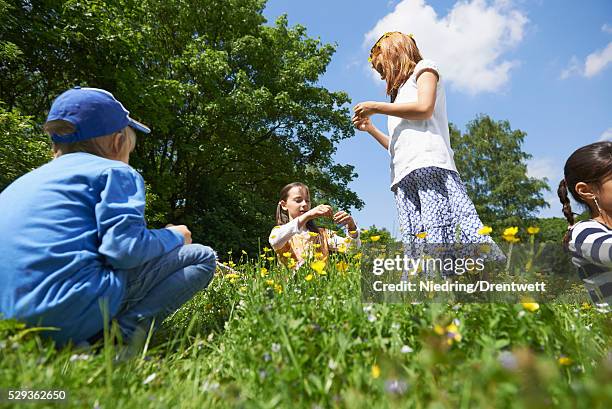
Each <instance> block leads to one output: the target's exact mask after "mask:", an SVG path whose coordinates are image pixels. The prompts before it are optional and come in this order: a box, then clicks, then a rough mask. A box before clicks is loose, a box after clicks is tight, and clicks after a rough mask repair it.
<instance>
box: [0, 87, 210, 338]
mask: <svg viewBox="0 0 612 409" xmlns="http://www.w3.org/2000/svg"><path fill="white" fill-rule="evenodd" d="M44 129H45V131H46V132H47V133H48V134H49V135H50V136H51V139H52V141H53V151H54V153H55V158H54V159H53V160H52V161H51V162H49V163H47V164H45V165H43V166H41V167H40V168H38V169H35V170H33V171H31V172H29V173H27V174H26V175H24V176H22V177H20V178H19V179H17V180H16V181H15V182H13V183H12V184H11V185H10V186H8V187H7V188H6V189H5V190H4V191H3V192H1V193H0V235H1V236H2V238H1V239H0V314H1V315H2V316H3V317H4V318H17V319H19V320H22V321H25V322H27V323H29V324H30V325H36V326H52V327H57V328H58V329H59V331H53V332H49V333H48V334H49V336H50V337H52V338H53V339H55V341H56V342H57V343H58V344H60V345H61V344H64V343H66V342H68V341H70V340H72V341H73V342H75V343H78V342H81V341H84V340H88V339H89V340H91V339H92V337H95V336H97V335H99V333H100V331H102V329H103V327H104V318H103V317H104V316H105V314H103V312H102V308H103V306H105V307H104V308H107V312H108V314H107V317H108V318H109V319H115V320H116V321H117V323H118V324H119V327H120V328H121V331H122V334H123V336H124V337H125V338H128V339H129V338H130V337H131V336H132V335H133V334H134V332H135V331H136V329H137V328H139V327H140V328H144V329H148V328H149V326H150V325H151V322H152V320H153V319H155V322H156V323H158V324H159V323H161V322H162V321H163V319H164V318H165V317H166V316H168V315H169V314H171V313H172V312H174V311H175V310H177V309H178V308H179V307H180V306H181V305H182V304H183V303H185V302H186V301H188V300H189V299H190V298H191V297H192V296H193V295H194V294H195V293H196V292H198V291H200V290H202V289H204V288H206V287H207V286H208V284H209V283H210V281H211V280H212V277H213V274H214V271H215V264H216V254H215V252H214V251H213V250H212V249H211V248H210V247H206V246H202V245H199V244H191V233H190V231H189V229H188V228H187V227H186V226H169V227H167V228H164V229H157V230H150V229H148V228H147V226H146V223H145V218H144V208H145V188H144V182H143V179H142V177H141V176H140V174H139V173H138V172H136V171H135V170H134V169H133V168H132V167H130V166H129V164H128V161H129V156H130V152H131V151H132V150H133V149H134V145H135V142H136V135H135V132H134V130H138V131H141V132H144V133H149V132H150V130H149V128H147V127H146V126H144V125H143V124H141V123H139V122H137V121H135V120H133V119H132V118H130V116H129V112H128V111H127V110H126V109H125V108H124V107H123V105H122V104H121V103H120V102H119V101H117V100H116V99H115V98H114V97H113V95H112V94H111V93H109V92H107V91H104V90H101V89H96V88H80V87H76V88H74V89H71V90H68V91H66V92H64V93H63V94H61V95H60V96H59V97H57V99H56V100H55V101H54V102H53V105H52V106H51V110H50V111H49V115H48V117H47V122H46V123H45V126H44Z"/></svg>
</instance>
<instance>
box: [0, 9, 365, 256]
mask: <svg viewBox="0 0 612 409" xmlns="http://www.w3.org/2000/svg"><path fill="white" fill-rule="evenodd" d="M0 1H2V0H0ZM264 6H265V1H262V0H195V1H189V2H186V1H180V0H172V1H161V0H144V1H134V0H116V1H112V2H111V1H100V0H83V1H78V2H76V1H59V0H46V1H36V2H29V1H14V2H12V3H11V5H10V6H7V7H5V8H4V9H3V8H0V22H3V23H4V24H3V25H2V26H1V27H0V38H2V39H3V41H6V42H10V44H12V45H13V46H14V50H18V51H17V54H18V55H16V54H15V55H16V57H15V58H13V59H12V60H9V59H3V60H2V61H1V64H0V74H1V75H0V101H3V102H4V104H5V106H6V107H7V109H8V110H12V109H18V110H19V111H20V112H25V113H27V114H28V115H32V116H33V118H34V120H35V121H36V122H38V123H42V121H44V117H45V111H46V110H47V109H48V107H49V105H50V103H51V101H52V99H53V98H54V97H55V96H56V95H57V94H59V93H60V92H62V91H63V90H65V89H66V88H68V87H71V86H74V85H88V86H95V87H101V88H105V89H108V90H109V91H111V92H113V93H114V94H115V96H116V97H117V98H118V99H119V100H121V101H122V102H123V103H124V104H125V105H126V106H127V107H129V108H130V110H131V111H132V112H133V113H134V116H135V117H136V118H137V119H139V120H142V121H143V122H144V123H147V124H148V125H150V126H151V127H152V129H153V133H152V135H149V136H146V137H141V138H139V142H138V144H137V147H136V151H135V153H134V156H133V159H132V165H133V166H134V167H135V168H136V169H137V170H139V171H141V172H142V173H143V175H144V177H145V180H147V182H148V184H149V186H150V195H149V197H151V198H153V199H154V200H153V201H152V203H150V204H149V206H148V208H147V209H148V210H150V212H151V213H152V214H155V218H154V220H150V222H152V225H159V224H162V222H161V220H162V219H165V220H164V221H167V222H172V223H175V224H176V223H186V224H188V225H190V227H191V228H192V230H193V234H194V238H195V240H197V241H200V242H203V243H207V244H211V245H213V246H214V247H216V248H218V249H219V250H227V249H229V248H235V249H237V248H244V249H247V250H254V249H255V247H256V246H257V241H258V239H257V238H258V237H266V236H267V233H268V231H269V228H270V227H271V226H272V225H273V224H274V210H275V207H276V202H277V200H278V197H277V195H278V192H279V190H280V188H281V187H282V186H283V185H285V184H286V183H288V182H292V181H302V182H304V183H306V184H308V185H309V186H310V187H312V188H313V191H315V192H316V193H317V197H316V198H315V199H317V198H325V199H326V201H327V202H329V203H331V204H333V205H335V206H337V207H341V208H345V209H349V208H351V207H357V208H360V207H361V206H362V205H363V203H362V201H361V200H360V199H359V198H358V197H357V195H356V194H355V193H354V192H352V191H351V190H349V189H348V188H347V187H346V186H347V184H348V183H349V182H350V181H351V180H352V179H353V178H354V177H355V176H356V175H355V173H354V170H353V167H352V166H350V165H342V164H337V163H334V162H333V161H332V156H333V153H334V152H335V150H336V145H337V143H338V142H339V141H340V140H342V139H344V138H347V137H350V136H352V135H353V134H354V131H353V128H352V125H351V122H350V115H349V111H348V107H347V103H348V102H350V101H349V98H348V96H347V95H346V93H344V92H332V91H329V90H327V89H325V88H323V87H320V86H318V85H317V81H318V78H319V77H320V75H322V74H323V73H324V72H325V69H326V67H327V65H328V64H329V62H330V59H331V56H332V54H333V52H334V47H333V46H332V45H329V44H322V43H321V42H320V41H319V40H316V39H312V38H309V37H308V36H307V34H306V29H305V28H304V27H301V26H295V27H293V28H290V27H288V24H287V19H286V17H281V18H279V19H278V20H277V21H276V24H275V25H273V26H269V25H266V24H265V23H266V21H265V19H264V17H263V15H262V11H263V8H264ZM2 10H4V11H2Z"/></svg>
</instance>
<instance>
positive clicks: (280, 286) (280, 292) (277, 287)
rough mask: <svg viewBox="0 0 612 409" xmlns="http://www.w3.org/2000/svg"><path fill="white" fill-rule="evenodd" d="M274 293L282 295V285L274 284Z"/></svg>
mask: <svg viewBox="0 0 612 409" xmlns="http://www.w3.org/2000/svg"><path fill="white" fill-rule="evenodd" d="M274 291H276V292H277V293H278V294H282V292H283V286H282V285H280V284H276V285H275V286H274Z"/></svg>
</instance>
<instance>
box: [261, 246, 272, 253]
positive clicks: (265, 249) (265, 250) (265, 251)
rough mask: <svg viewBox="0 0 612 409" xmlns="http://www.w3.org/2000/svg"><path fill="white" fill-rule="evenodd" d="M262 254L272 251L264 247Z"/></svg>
mask: <svg viewBox="0 0 612 409" xmlns="http://www.w3.org/2000/svg"><path fill="white" fill-rule="evenodd" d="M263 251H264V253H269V252H271V251H272V249H270V248H268V247H264V248H263Z"/></svg>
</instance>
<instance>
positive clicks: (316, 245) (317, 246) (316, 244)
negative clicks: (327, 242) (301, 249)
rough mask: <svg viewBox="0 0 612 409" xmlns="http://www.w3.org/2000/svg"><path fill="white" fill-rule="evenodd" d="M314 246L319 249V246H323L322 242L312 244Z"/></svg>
mask: <svg viewBox="0 0 612 409" xmlns="http://www.w3.org/2000/svg"><path fill="white" fill-rule="evenodd" d="M312 247H314V248H315V249H318V248H321V244H319V243H315V244H313V245H312Z"/></svg>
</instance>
